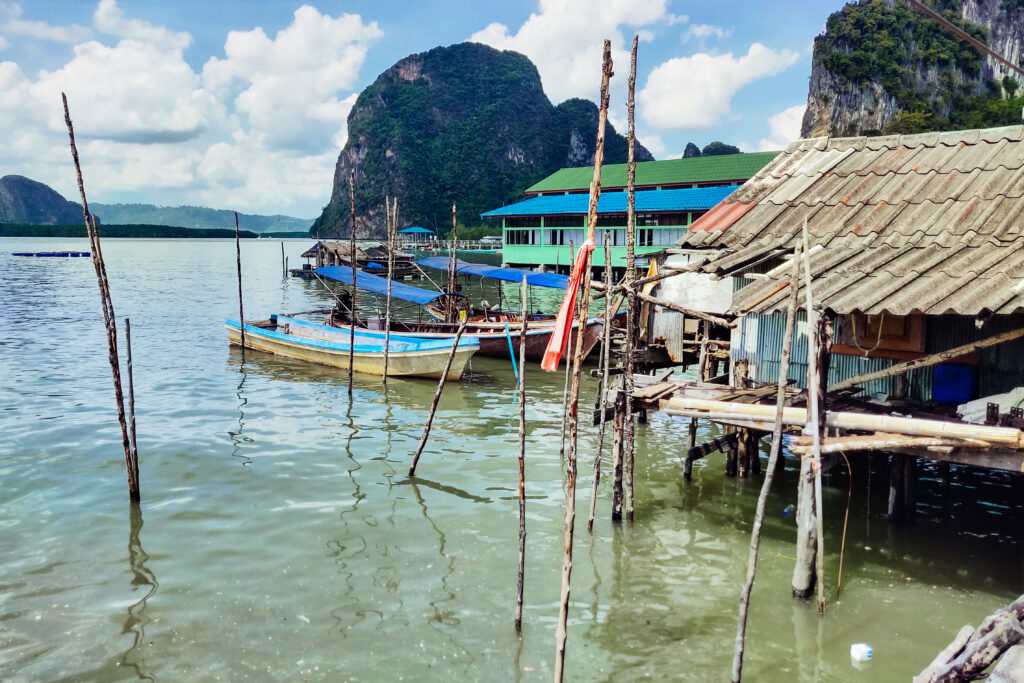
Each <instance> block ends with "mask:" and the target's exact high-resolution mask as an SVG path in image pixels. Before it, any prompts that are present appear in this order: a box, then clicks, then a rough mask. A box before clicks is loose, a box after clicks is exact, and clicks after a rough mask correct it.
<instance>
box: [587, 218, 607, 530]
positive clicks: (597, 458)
mask: <svg viewBox="0 0 1024 683" xmlns="http://www.w3.org/2000/svg"><path fill="white" fill-rule="evenodd" d="M604 281H605V282H606V283H610V282H611V281H612V247H611V239H610V238H609V235H608V231H607V230H605V233H604ZM611 344H612V298H611V297H610V296H606V297H605V298H604V338H603V339H602V341H601V367H602V368H603V372H602V374H601V379H600V380H599V381H598V383H597V395H598V409H599V410H600V411H601V426H600V427H599V429H598V431H597V452H596V453H595V454H594V485H593V487H592V488H591V489H590V516H589V517H587V530H588V531H590V530H593V528H594V510H595V509H596V508H597V486H598V484H600V483H601V451H602V450H604V424H605V418H606V413H607V407H608V399H607V397H608V363H609V361H610V360H611V353H610V352H611V348H610V347H611Z"/></svg>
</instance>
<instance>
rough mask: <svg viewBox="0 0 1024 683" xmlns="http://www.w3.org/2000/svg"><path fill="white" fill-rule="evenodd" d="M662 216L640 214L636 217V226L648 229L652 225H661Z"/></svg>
mask: <svg viewBox="0 0 1024 683" xmlns="http://www.w3.org/2000/svg"><path fill="white" fill-rule="evenodd" d="M659 218H660V216H655V215H654V214H653V213H638V214H637V215H636V226H637V227H646V226H651V225H661V223H660V222H659V220H658V219H659Z"/></svg>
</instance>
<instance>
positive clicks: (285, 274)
mask: <svg viewBox="0 0 1024 683" xmlns="http://www.w3.org/2000/svg"><path fill="white" fill-rule="evenodd" d="M281 277H284V278H286V277H288V259H287V258H285V255H284V242H281Z"/></svg>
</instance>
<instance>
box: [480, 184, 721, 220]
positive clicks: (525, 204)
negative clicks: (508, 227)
mask: <svg viewBox="0 0 1024 683" xmlns="http://www.w3.org/2000/svg"><path fill="white" fill-rule="evenodd" d="M736 187H737V186H736V185H723V186H721V187H694V188H685V189H680V190H643V191H640V192H637V193H636V210H637V212H638V213H639V212H643V213H647V212H654V211H704V210H706V209H710V208H711V207H713V206H715V205H716V204H718V203H719V202H721V201H722V200H723V199H724V198H725V197H726V196H727V195H729V194H730V193H732V191H733V190H735V189H736ZM589 208H590V195H589V194H552V195H542V196H540V197H534V198H533V199H527V200H526V201H522V202H516V203H515V204H509V205H508V206H503V207H501V208H500V209H494V210H493V211H488V212H487V213H482V214H480V217H481V218H499V217H502V216H550V215H557V214H586V213H587V211H588V210H589ZM597 212H598V213H626V193H625V192H602V193H601V196H600V197H599V198H598V200H597Z"/></svg>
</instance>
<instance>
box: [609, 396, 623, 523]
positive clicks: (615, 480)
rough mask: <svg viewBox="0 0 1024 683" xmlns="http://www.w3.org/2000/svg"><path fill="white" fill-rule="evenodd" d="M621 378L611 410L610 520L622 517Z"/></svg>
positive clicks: (615, 520)
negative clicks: (613, 408) (613, 407)
mask: <svg viewBox="0 0 1024 683" xmlns="http://www.w3.org/2000/svg"><path fill="white" fill-rule="evenodd" d="M622 386H623V380H622V378H621V377H620V378H619V379H618V380H616V390H615V403H614V406H615V410H614V411H613V412H612V415H613V417H612V521H613V522H618V521H619V520H621V519H622V504H623V495H624V494H623V490H622V464H623V450H624V447H625V446H624V444H623V439H622V436H623V434H624V433H625V424H626V398H625V396H624V395H623V394H624V392H623V391H622Z"/></svg>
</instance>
